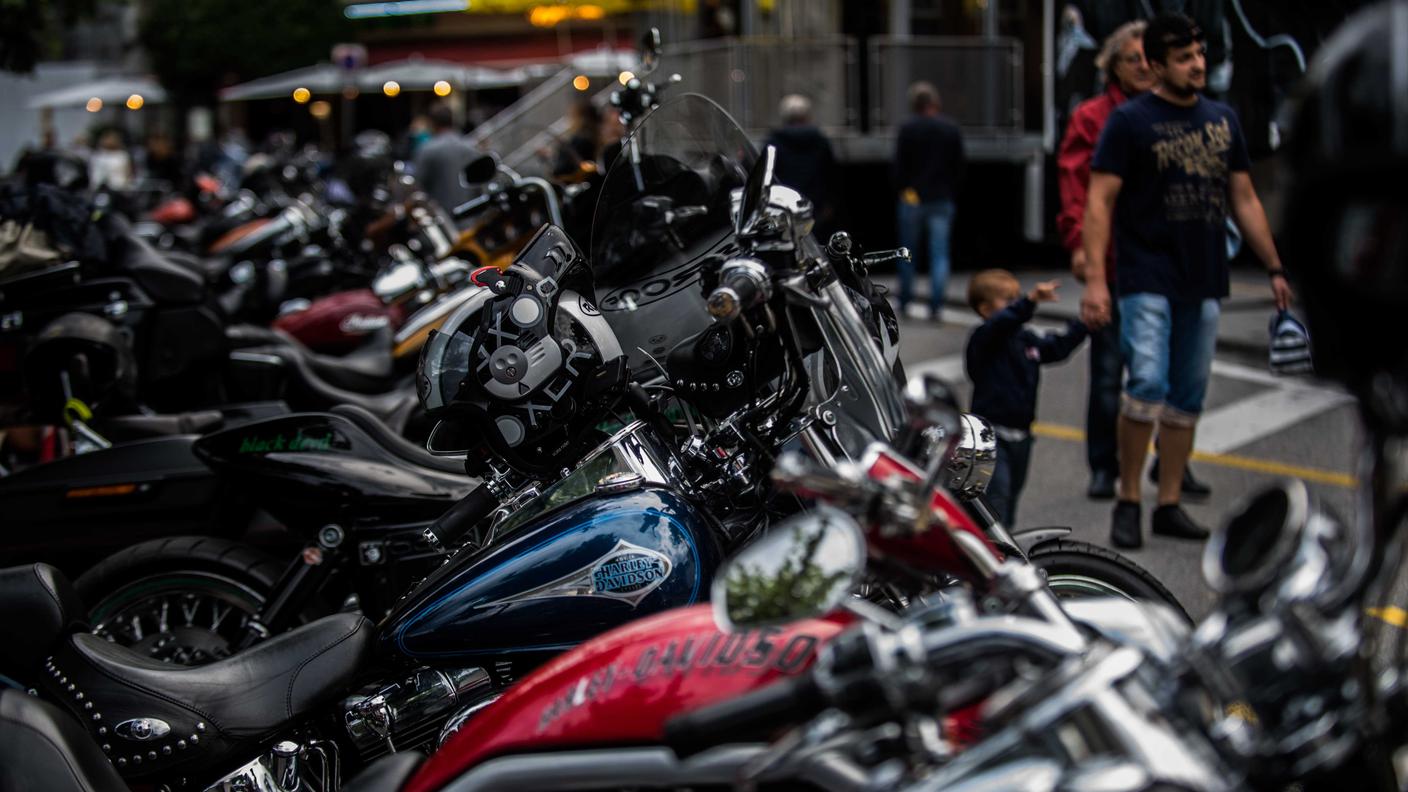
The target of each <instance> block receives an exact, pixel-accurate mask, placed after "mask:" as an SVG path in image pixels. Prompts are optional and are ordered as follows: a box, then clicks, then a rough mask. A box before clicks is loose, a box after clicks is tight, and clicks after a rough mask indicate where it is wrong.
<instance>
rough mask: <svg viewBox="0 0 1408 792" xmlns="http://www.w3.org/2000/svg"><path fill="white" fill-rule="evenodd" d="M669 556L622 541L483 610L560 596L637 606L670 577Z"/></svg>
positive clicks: (671, 567)
mask: <svg viewBox="0 0 1408 792" xmlns="http://www.w3.org/2000/svg"><path fill="white" fill-rule="evenodd" d="M673 568H674V567H673V565H672V564H671V563H670V559H669V557H668V556H666V555H664V554H662V553H657V552H655V551H654V550H651V549H649V548H645V547H641V546H639V545H633V544H631V543H630V542H627V541H625V540H624V539H623V540H619V541H617V542H616V546H615V547H613V548H611V552H609V553H607V554H606V555H604V556H602V557H601V558H598V559H597V560H595V561H593V562H592V563H591V564H590V565H589V566H585V567H582V568H581V569H578V570H577V571H575V572H572V573H570V574H567V575H563V576H562V577H560V578H558V579H557V580H554V581H552V582H551V583H548V584H546V585H543V586H539V587H538V588H535V589H530V590H528V591H524V592H521V593H518V594H513V595H510V596H507V597H504V598H503V599H498V600H494V601H493V602H486V603H484V604H483V605H480V606H479V607H481V608H488V607H492V606H495V605H510V604H513V603H517V602H527V601H529V600H535V599H552V598H556V597H605V598H607V599H618V600H624V601H625V602H628V603H630V605H631V607H633V608H634V607H636V606H637V605H639V604H640V602H641V600H643V599H645V598H646V597H647V596H649V595H650V592H652V591H654V590H655V589H657V588H660V585H661V584H662V583H664V582H665V580H666V579H667V578H669V577H670V571H671V570H672V569H673Z"/></svg>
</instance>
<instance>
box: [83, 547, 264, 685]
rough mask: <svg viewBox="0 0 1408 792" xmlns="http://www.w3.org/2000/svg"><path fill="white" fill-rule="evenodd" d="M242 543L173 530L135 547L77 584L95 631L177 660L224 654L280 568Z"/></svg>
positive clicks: (182, 662) (180, 662)
mask: <svg viewBox="0 0 1408 792" xmlns="http://www.w3.org/2000/svg"><path fill="white" fill-rule="evenodd" d="M283 567H284V565H283V564H280V563H279V562H278V561H275V560H274V559H272V558H270V557H269V556H267V555H265V554H264V553H262V552H260V551H258V550H255V549H254V548H252V547H249V546H247V545H244V544H240V543H239V542H231V541H229V540H226V539H217V538H212V537H206V536H177V537H171V538H166V539H154V540H151V541H148V542H142V543H140V544H136V545H133V546H131V547H129V548H127V549H125V550H122V551H120V552H118V553H116V554H115V555H113V556H110V557H109V558H107V559H105V560H104V561H102V562H100V563H98V564H97V565H95V566H94V567H92V568H91V569H89V570H88V571H87V572H84V573H83V574H82V575H81V576H79V578H78V579H77V580H75V581H74V585H75V586H76V587H77V589H78V594H79V596H80V597H81V598H82V600H83V602H84V603H85V604H87V605H88V608H89V619H90V621H91V623H92V625H93V632H94V633H95V634H98V635H101V636H103V637H104V638H107V639H108V640H111V641H114V642H115V643H118V644H121V645H123V646H128V647H130V648H133V649H136V650H137V651H139V652H142V653H143V654H145V655H148V656H150V657H152V658H153V659H156V660H162V661H165V662H169V663H173V664H176V665H202V664H205V663H209V662H212V661H214V660H218V659H220V658H222V657H226V656H228V655H229V654H230V652H231V647H232V646H233V645H234V644H235V643H236V642H237V641H238V640H239V639H240V638H241V637H242V636H243V634H244V631H245V626H246V625H247V624H248V621H249V618H250V617H251V616H253V615H254V614H255V613H258V612H259V609H260V607H261V606H263V604H264V601H265V599H266V598H267V597H268V595H269V592H271V591H272V590H273V588H274V585H275V583H276V582H277V581H278V579H279V577H280V575H281V574H282V572H283Z"/></svg>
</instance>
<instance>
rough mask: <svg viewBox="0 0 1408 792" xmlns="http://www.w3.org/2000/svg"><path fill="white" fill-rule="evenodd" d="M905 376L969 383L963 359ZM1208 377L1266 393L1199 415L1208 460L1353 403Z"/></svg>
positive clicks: (1232, 366)
mask: <svg viewBox="0 0 1408 792" xmlns="http://www.w3.org/2000/svg"><path fill="white" fill-rule="evenodd" d="M944 321H945V322H948V321H949V320H948V319H945V320H944ZM905 371H906V373H908V374H910V375H914V374H933V375H935V376H938V377H939V378H941V379H944V380H946V381H948V382H950V383H953V384H963V383H965V381H966V379H967V375H966V373H965V372H964V370H963V356H962V355H946V356H944V357H939V358H933V359H931V360H925V361H922V362H920V363H917V364H915V365H911V366H905ZM1212 373H1213V374H1214V375H1215V376H1220V377H1226V378H1228V379H1236V380H1242V381H1244V382H1251V383H1254V384H1257V385H1264V386H1266V389H1265V390H1261V391H1258V392H1256V393H1254V394H1252V395H1250V396H1248V397H1246V398H1244V399H1240V400H1238V401H1235V402H1232V403H1231V404H1227V405H1224V406H1222V407H1219V408H1217V409H1215V410H1209V411H1208V412H1206V413H1204V414H1203V417H1202V419H1201V420H1200V421H1199V422H1198V436H1197V441H1196V446H1197V449H1198V450H1199V451H1203V452H1206V453H1209V454H1225V453H1228V452H1230V451H1232V450H1234V449H1237V448H1241V447H1242V446H1246V445H1250V444H1251V443H1254V442H1256V441H1258V440H1261V439H1263V438H1266V437H1270V436H1272V435H1275V434H1277V433H1279V432H1282V431H1285V430H1286V429H1287V428H1289V427H1292V426H1295V425H1296V424H1298V423H1301V422H1303V421H1307V420H1309V419H1311V418H1313V417H1315V416H1317V415H1319V414H1321V413H1323V412H1326V411H1328V410H1332V409H1334V408H1336V407H1340V406H1342V405H1345V404H1349V403H1351V402H1353V398H1352V397H1350V395H1349V394H1347V393H1345V392H1344V391H1343V390H1341V389H1339V388H1335V387H1326V386H1324V385H1322V384H1321V383H1319V381H1318V380H1312V379H1306V378H1300V377H1291V378H1286V377H1278V376H1276V375H1274V374H1272V373H1270V372H1269V371H1264V370H1259V369H1255V368H1252V367H1250V366H1243V365H1240V364H1237V363H1230V362H1226V361H1222V360H1214V361H1213V364H1212Z"/></svg>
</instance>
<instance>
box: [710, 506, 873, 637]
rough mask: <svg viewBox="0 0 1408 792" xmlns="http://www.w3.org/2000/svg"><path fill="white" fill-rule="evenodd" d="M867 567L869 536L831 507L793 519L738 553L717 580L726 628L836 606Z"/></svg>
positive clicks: (718, 611)
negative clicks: (867, 537)
mask: <svg viewBox="0 0 1408 792" xmlns="http://www.w3.org/2000/svg"><path fill="white" fill-rule="evenodd" d="M864 570H865V538H864V536H863V535H862V534H861V529H860V526H859V525H857V524H856V521H855V520H854V519H852V518H851V516H850V515H848V514H846V513H845V512H843V511H841V510H840V509H836V508H834V507H831V506H818V507H817V508H816V509H814V510H813V511H809V512H807V513H805V514H799V515H797V516H795V517H790V518H788V519H786V520H784V521H782V522H780V523H778V524H777V525H775V526H773V527H772V529H771V530H770V531H769V532H768V534H767V535H766V536H764V537H763V538H762V539H760V540H758V541H757V542H754V543H753V544H751V545H749V546H748V547H747V548H745V549H744V550H743V552H741V553H739V554H738V555H736V556H734V557H733V558H732V559H731V560H729V562H728V563H727V564H725V565H724V567H723V569H721V570H719V576H718V577H717V578H715V579H714V588H713V592H712V594H713V601H714V619H715V620H716V621H717V622H718V623H719V626H720V627H722V628H723V629H725V630H734V629H746V628H750V627H761V626H766V625H770V624H782V623H786V622H790V621H795V620H797V619H802V618H807V617H810V616H820V615H822V614H824V613H827V612H828V611H831V610H832V609H834V608H835V607H836V606H837V605H839V604H840V603H841V602H842V601H843V600H845V598H846V597H847V596H849V595H850V592H851V589H852V588H854V587H855V585H856V583H857V582H858V581H859V579H860V575H861V573H862V572H863V571H864Z"/></svg>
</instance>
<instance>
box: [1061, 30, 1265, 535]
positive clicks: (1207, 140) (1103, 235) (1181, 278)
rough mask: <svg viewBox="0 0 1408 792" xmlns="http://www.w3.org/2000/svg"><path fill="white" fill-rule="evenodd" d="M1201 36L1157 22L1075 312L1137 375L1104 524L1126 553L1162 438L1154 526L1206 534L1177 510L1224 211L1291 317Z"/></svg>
mask: <svg viewBox="0 0 1408 792" xmlns="http://www.w3.org/2000/svg"><path fill="white" fill-rule="evenodd" d="M1204 41H1205V39H1204V36H1203V31H1202V28H1200V27H1199V26H1198V25H1197V23H1195V22H1194V21H1193V20H1192V19H1191V18H1189V17H1187V16H1184V15H1182V14H1166V15H1163V16H1159V17H1156V18H1155V19H1153V20H1152V21H1150V22H1149V25H1148V27H1147V28H1145V30H1144V50H1145V53H1146V56H1147V60H1148V63H1149V68H1150V69H1151V70H1152V71H1153V75H1154V80H1155V85H1154V88H1153V89H1152V90H1150V91H1148V92H1146V93H1144V94H1142V95H1140V96H1138V97H1136V98H1134V99H1131V100H1129V101H1127V102H1125V103H1124V104H1122V105H1120V107H1118V108H1117V109H1115V111H1114V112H1112V113H1111V114H1110V117H1109V119H1108V120H1107V121H1106V123H1105V129H1104V131H1103V132H1102V133H1101V134H1100V142H1099V143H1098V144H1097V146H1096V148H1095V156H1094V158H1093V159H1092V160H1091V165H1090V167H1091V178H1090V191H1089V196H1088V198H1087V200H1086V209H1085V219H1084V221H1083V223H1082V225H1083V228H1082V242H1083V245H1084V247H1085V259H1086V262H1085V275H1086V283H1085V295H1084V297H1083V298H1082V300H1081V316H1082V318H1083V319H1084V320H1085V322H1086V324H1087V325H1088V326H1090V327H1091V328H1092V329H1099V328H1100V327H1103V326H1104V325H1106V324H1110V323H1111V322H1112V321H1113V320H1114V317H1115V316H1118V317H1119V323H1120V344H1121V350H1120V351H1121V356H1122V357H1123V358H1124V362H1125V365H1126V366H1128V367H1129V378H1128V379H1127V380H1126V382H1125V386H1124V395H1123V397H1122V399H1121V403H1120V418H1119V426H1118V439H1119V462H1120V485H1119V499H1118V501H1117V502H1116V504H1115V509H1114V512H1113V513H1112V515H1111V525H1110V539H1111V541H1112V542H1113V543H1114V544H1115V546H1116V547H1121V548H1135V547H1139V546H1140V545H1141V544H1142V542H1143V529H1142V527H1141V524H1142V514H1141V511H1142V510H1141V503H1140V501H1141V494H1142V493H1141V491H1140V490H1141V487H1140V478H1141V475H1140V474H1141V473H1143V468H1144V455H1145V453H1146V451H1147V449H1148V447H1149V441H1150V439H1151V438H1152V437H1153V434H1154V432H1155V429H1157V431H1158V435H1159V452H1160V463H1161V464H1160V468H1159V477H1158V501H1157V503H1158V507H1157V508H1156V509H1155V510H1154V513H1153V516H1152V519H1151V521H1150V526H1151V530H1152V532H1153V533H1155V534H1161V535H1164V536H1169V537H1174V538H1180V539H1193V540H1202V539H1205V538H1207V536H1208V530H1207V529H1206V528H1204V527H1203V526H1202V525H1199V524H1198V523H1197V522H1195V521H1194V520H1193V518H1192V517H1190V516H1189V515H1188V514H1187V513H1186V512H1185V511H1184V510H1183V508H1182V505H1181V503H1180V501H1181V498H1182V490H1181V484H1182V480H1183V473H1184V469H1185V465H1186V464H1187V461H1188V458H1189V456H1190V455H1191V454H1192V451H1193V439H1194V435H1195V431H1196V428H1197V423H1198V418H1199V416H1200V415H1201V413H1202V411H1203V402H1204V398H1205V397H1206V395H1207V386H1208V380H1209V379H1210V377H1211V371H1212V361H1213V355H1214V352H1215V351H1216V348H1217V325H1218V318H1219V316H1220V314H1221V301H1222V299H1224V298H1225V297H1227V295H1228V292H1229V288H1230V278H1229V274H1228V264H1227V224H1226V221H1227V218H1228V215H1229V213H1230V214H1231V215H1232V216H1233V217H1235V218H1236V221H1237V225H1238V226H1239V227H1240V228H1241V229H1242V233H1243V234H1244V235H1245V236H1246V240H1247V243H1248V244H1249V245H1250V246H1251V248H1252V250H1253V251H1255V253H1256V254H1257V257H1258V258H1260V259H1261V261H1262V263H1263V264H1264V265H1265V266H1266V268H1267V274H1268V275H1269V277H1270V280H1271V292H1272V295H1273V297H1274V299H1275V301H1276V307H1277V308H1279V309H1282V310H1285V309H1286V308H1287V307H1288V306H1289V305H1290V301H1291V297H1292V295H1291V288H1290V286H1289V285H1288V284H1287V282H1286V278H1285V273H1284V272H1283V271H1282V269H1281V260H1280V257H1279V255H1278V254H1277V252H1276V244H1275V241H1274V240H1273V238H1272V236H1271V229H1270V226H1269V225H1268V224H1267V221H1266V212H1265V210H1264V209H1263V208H1262V205H1261V199H1260V198H1258V197H1257V194H1256V188H1255V187H1254V186H1253V185H1252V180H1251V174H1250V170H1251V160H1250V158H1249V156H1248V154H1247V145H1246V139H1245V138H1244V137H1243V136H1242V128H1241V123H1240V122H1239V121H1238V119H1237V114H1236V112H1234V111H1233V110H1232V108H1231V107H1228V106H1227V105H1224V104H1222V103H1220V102H1216V101H1213V100H1211V99H1207V98H1205V97H1204V96H1202V91H1203V90H1204V88H1206V86H1207V75H1208V71H1207V56H1206V46H1205V44H1204ZM1112 231H1113V239H1114V244H1115V249H1116V250H1117V251H1118V255H1119V266H1118V270H1117V274H1116V278H1115V286H1116V288H1115V289H1113V290H1112V289H1111V288H1110V285H1109V283H1108V282H1107V281H1106V279H1105V260H1106V253H1107V252H1108V251H1109V249H1110V242H1111V236H1112ZM1115 295H1117V296H1118V297H1119V301H1118V305H1115V302H1114V299H1113V297H1114V296H1115Z"/></svg>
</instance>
